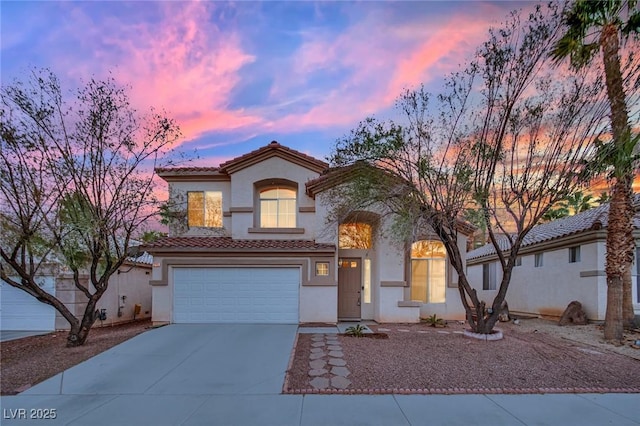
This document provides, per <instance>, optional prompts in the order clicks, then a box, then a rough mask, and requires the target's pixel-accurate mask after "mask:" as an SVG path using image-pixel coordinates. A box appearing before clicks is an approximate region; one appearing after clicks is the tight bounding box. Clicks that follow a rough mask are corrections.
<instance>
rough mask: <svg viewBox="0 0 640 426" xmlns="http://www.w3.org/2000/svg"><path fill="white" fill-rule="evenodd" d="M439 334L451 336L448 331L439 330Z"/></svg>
mask: <svg viewBox="0 0 640 426" xmlns="http://www.w3.org/2000/svg"><path fill="white" fill-rule="evenodd" d="M438 333H440V334H451V333H449V332H448V331H442V330H438Z"/></svg>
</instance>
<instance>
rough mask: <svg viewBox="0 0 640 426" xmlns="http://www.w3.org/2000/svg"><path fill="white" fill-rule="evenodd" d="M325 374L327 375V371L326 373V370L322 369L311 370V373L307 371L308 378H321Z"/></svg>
mask: <svg viewBox="0 0 640 426" xmlns="http://www.w3.org/2000/svg"><path fill="white" fill-rule="evenodd" d="M327 373H328V371H327V370H325V369H324V368H319V369H317V370H311V371H309V375H310V376H322V375H325V374H327Z"/></svg>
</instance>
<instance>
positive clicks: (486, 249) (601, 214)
mask: <svg viewBox="0 0 640 426" xmlns="http://www.w3.org/2000/svg"><path fill="white" fill-rule="evenodd" d="M639 203H640V195H635V197H634V206H635V207H636V214H635V216H634V218H633V226H634V228H635V229H640V212H638V207H639V205H638V204H639ZM608 224H609V204H608V203H607V204H603V205H601V206H598V207H594V208H592V209H590V210H587V211H585V212H582V213H578V214H576V215H574V216H569V217H565V218H562V219H558V220H554V221H553V222H549V223H543V224H540V225H536V226H534V227H533V228H532V229H531V231H530V232H529V234H527V236H526V237H525V239H524V241H523V243H522V248H525V247H530V246H534V245H536V244H540V243H543V242H546V241H551V240H555V239H559V238H563V237H568V236H570V235H574V234H579V233H581V232H586V231H589V230H597V229H603V228H606V227H607V225H608ZM498 245H499V246H500V248H501V249H502V250H505V251H506V250H508V249H509V247H510V245H509V241H508V240H507V238H506V237H503V238H500V239H499V240H498ZM495 253H496V250H495V248H494V247H493V244H487V245H484V246H482V247H479V248H477V249H475V250H472V251H470V252H468V253H467V260H471V259H478V258H481V257H485V256H491V255H493V254H495Z"/></svg>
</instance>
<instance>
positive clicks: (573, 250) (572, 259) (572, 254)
mask: <svg viewBox="0 0 640 426" xmlns="http://www.w3.org/2000/svg"><path fill="white" fill-rule="evenodd" d="M577 262H580V246H575V247H569V263H577Z"/></svg>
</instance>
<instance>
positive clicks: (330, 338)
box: [324, 334, 338, 340]
mask: <svg viewBox="0 0 640 426" xmlns="http://www.w3.org/2000/svg"><path fill="white" fill-rule="evenodd" d="M324 337H325V339H327V340H338V336H336V335H335V334H327V335H326V336H324Z"/></svg>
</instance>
